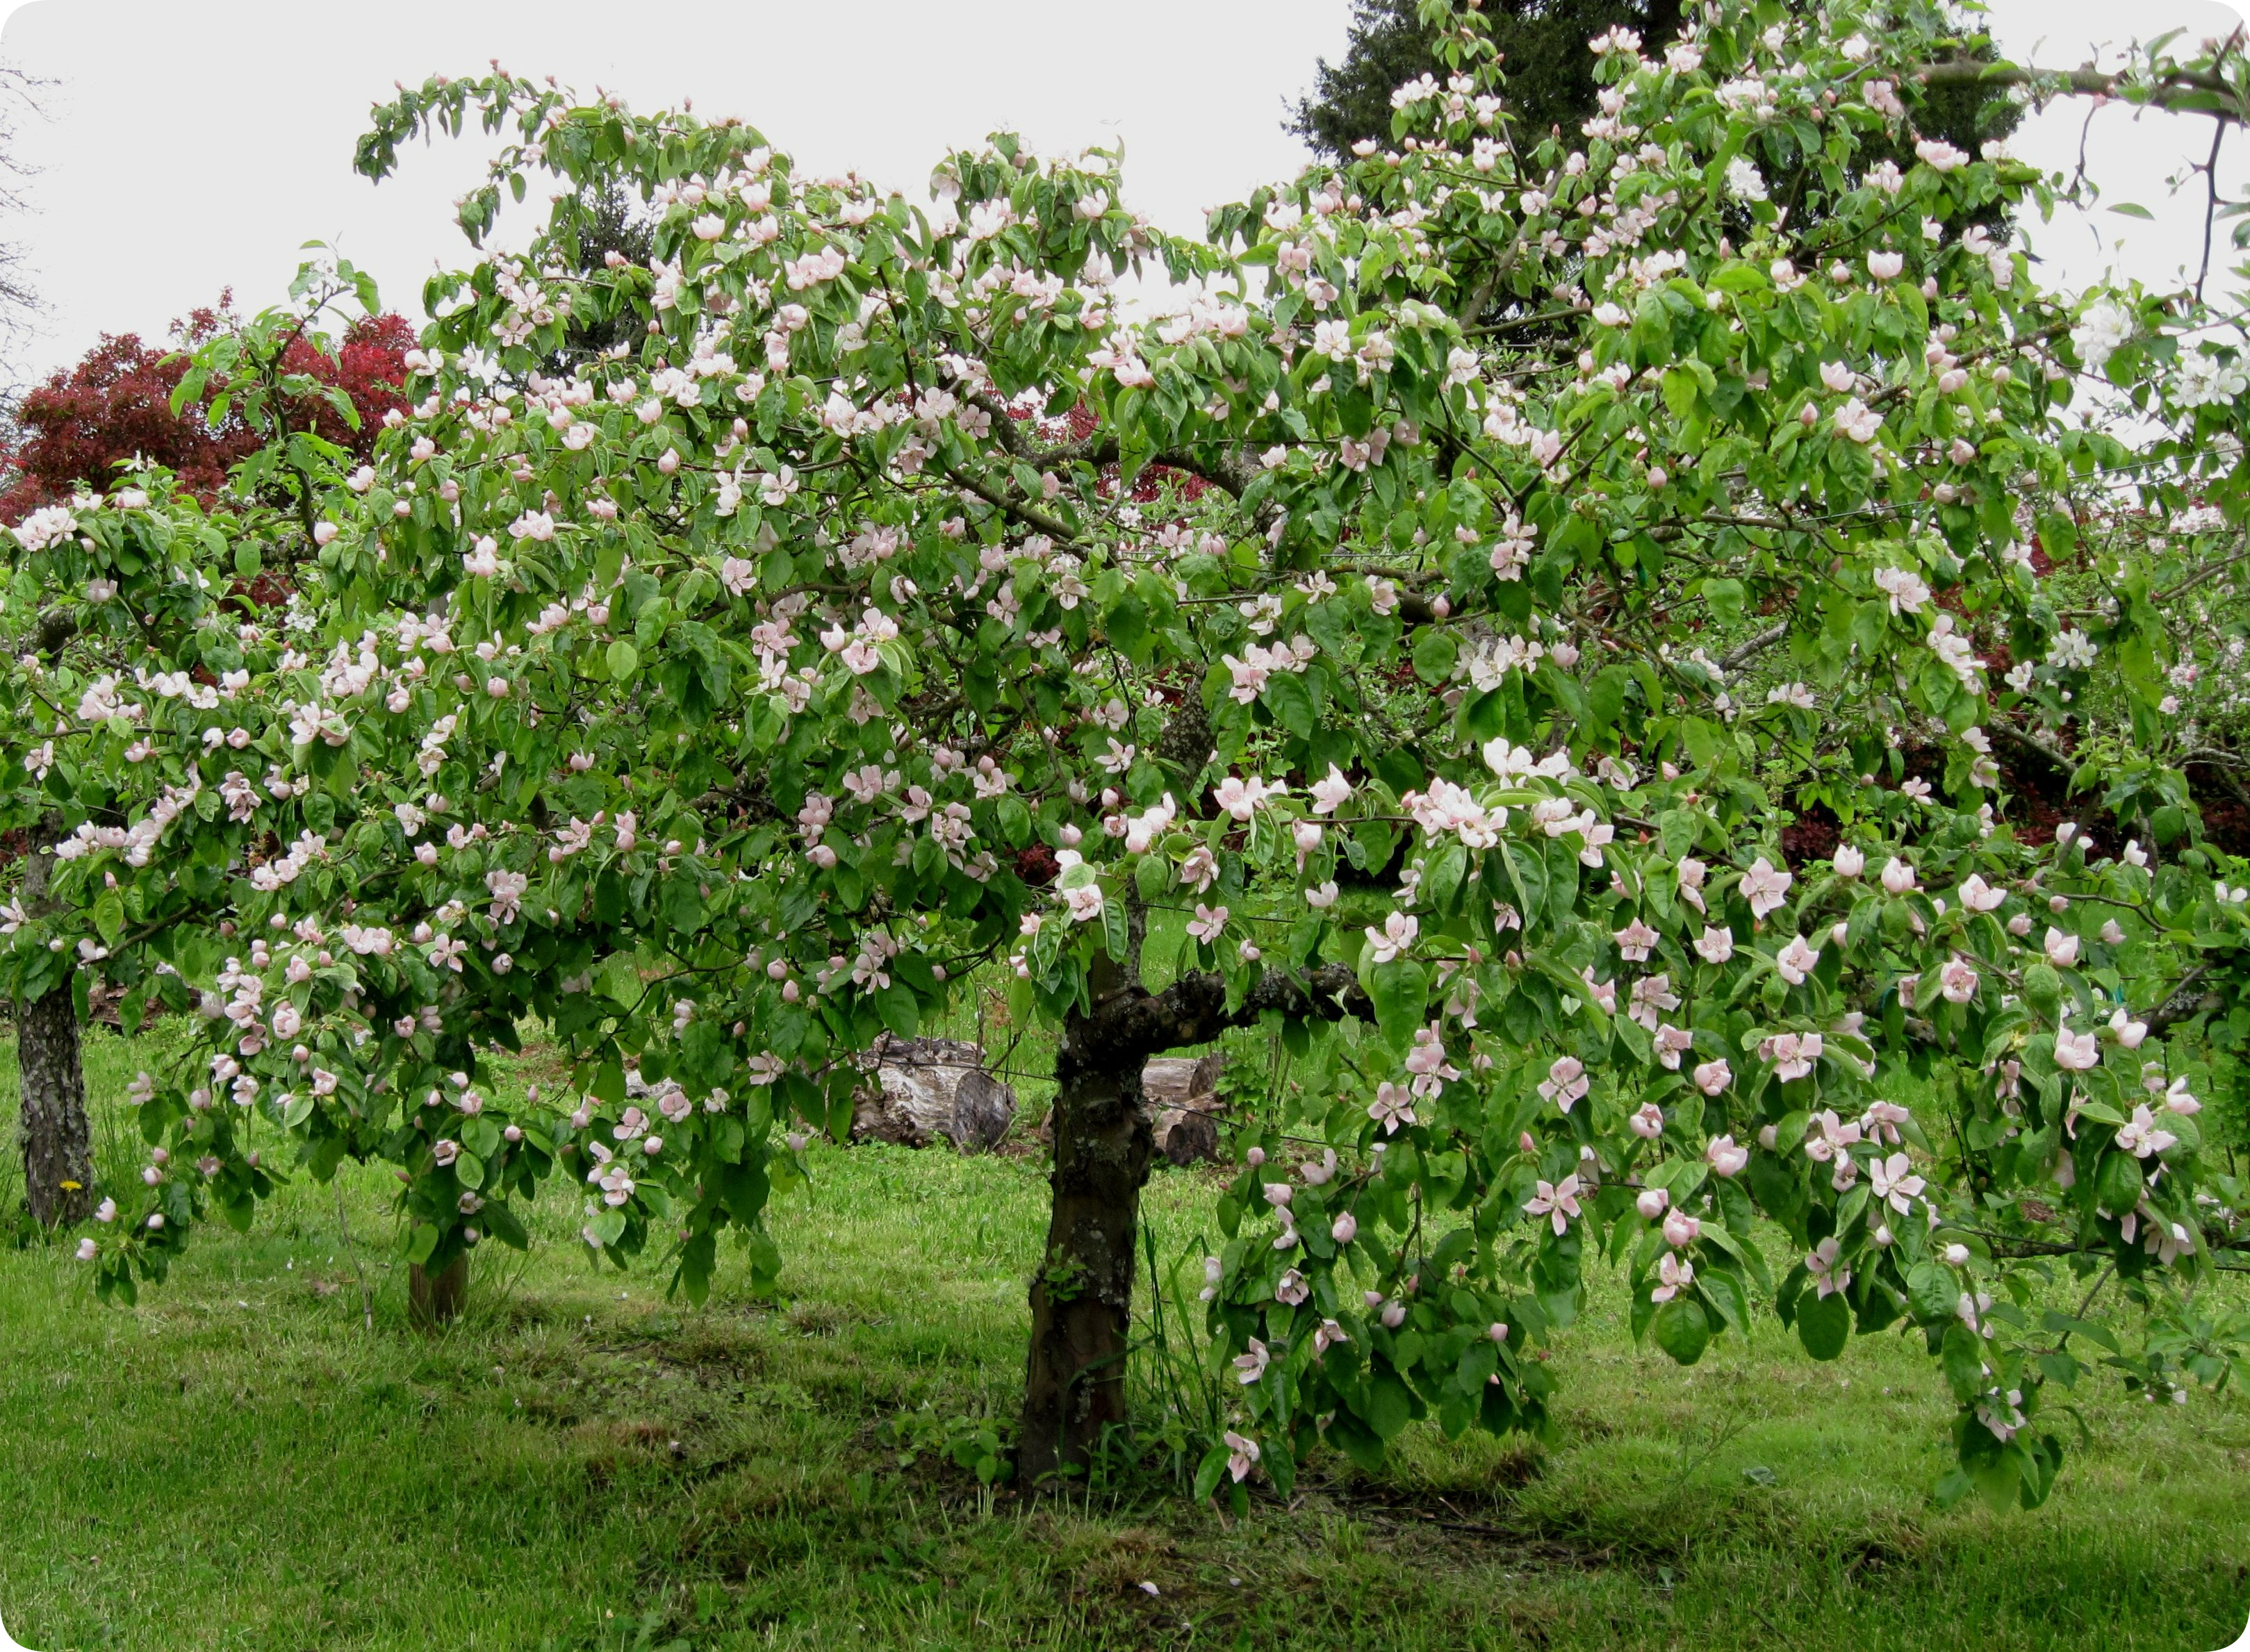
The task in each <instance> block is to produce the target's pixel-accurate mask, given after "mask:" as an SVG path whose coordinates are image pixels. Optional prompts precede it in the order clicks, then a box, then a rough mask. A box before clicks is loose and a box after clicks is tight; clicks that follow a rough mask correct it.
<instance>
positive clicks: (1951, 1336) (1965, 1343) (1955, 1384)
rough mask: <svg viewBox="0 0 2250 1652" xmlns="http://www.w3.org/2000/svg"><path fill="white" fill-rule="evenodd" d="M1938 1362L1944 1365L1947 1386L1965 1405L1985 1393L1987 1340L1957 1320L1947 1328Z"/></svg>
mask: <svg viewBox="0 0 2250 1652" xmlns="http://www.w3.org/2000/svg"><path fill="white" fill-rule="evenodd" d="M1938 1363H1939V1364H1940V1365H1941V1366H1943V1368H1944V1371H1945V1382H1946V1386H1947V1387H1950V1388H1951V1389H1952V1390H1953V1397H1954V1398H1955V1399H1957V1400H1958V1401H1961V1402H1962V1403H1963V1404H1964V1405H1966V1404H1967V1403H1968V1402H1969V1401H1971V1400H1974V1399H1975V1398H1976V1397H1977V1395H1978V1394H1982V1393H1984V1388H1985V1382H1984V1339H1982V1338H1980V1337H1978V1336H1977V1333H1976V1332H1973V1331H1971V1330H1970V1328H1969V1327H1968V1326H1967V1325H1964V1324H1962V1323H1961V1321H1959V1320H1958V1319H1956V1320H1955V1321H1954V1322H1953V1323H1952V1324H1951V1325H1948V1326H1946V1327H1945V1340H1944V1343H1943V1345H1942V1346H1941V1347H1940V1349H1939V1353H1938Z"/></svg>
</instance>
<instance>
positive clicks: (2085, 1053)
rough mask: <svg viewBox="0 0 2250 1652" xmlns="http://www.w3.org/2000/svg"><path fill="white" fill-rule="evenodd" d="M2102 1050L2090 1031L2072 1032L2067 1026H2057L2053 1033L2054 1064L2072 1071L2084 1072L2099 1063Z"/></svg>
mask: <svg viewBox="0 0 2250 1652" xmlns="http://www.w3.org/2000/svg"><path fill="white" fill-rule="evenodd" d="M2101 1061H2102V1051H2101V1050H2100V1049H2099V1048H2098V1047H2097V1046H2096V1045H2095V1042H2094V1035H2093V1034H2092V1033H2090V1032H2082V1033H2074V1032H2073V1031H2071V1030H2070V1029H2069V1028H2067V1027H2058V1028H2056V1029H2055V1033H2054V1064H2055V1065H2056V1066H2058V1067H2062V1068H2067V1069H2068V1070H2070V1071H2073V1072H2084V1071H2085V1070H2087V1069H2088V1068H2089V1067H2095V1066H2098V1065H2100V1064H2101Z"/></svg>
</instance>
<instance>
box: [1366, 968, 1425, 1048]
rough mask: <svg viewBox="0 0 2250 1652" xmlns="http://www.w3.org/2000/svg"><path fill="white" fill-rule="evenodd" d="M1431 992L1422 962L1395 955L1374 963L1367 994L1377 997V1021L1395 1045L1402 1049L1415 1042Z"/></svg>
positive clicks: (1389, 1041) (1386, 1039) (1387, 1037)
mask: <svg viewBox="0 0 2250 1652" xmlns="http://www.w3.org/2000/svg"><path fill="white" fill-rule="evenodd" d="M1429 995H1430V981H1429V976H1428V974H1427V973H1426V972H1425V970H1424V969H1423V967H1422V966H1421V965H1419V964H1418V963H1414V962H1411V960H1407V959H1404V958H1395V959H1393V960H1391V962H1389V963H1387V964H1377V966H1376V967H1375V971H1374V979H1373V980H1372V981H1370V983H1369V986H1368V996H1369V997H1370V998H1372V999H1373V1000H1374V1001H1375V1019H1376V1023H1377V1025H1378V1026H1379V1027H1381V1028H1382V1029H1383V1036H1384V1041H1385V1042H1386V1043H1389V1044H1390V1045H1391V1048H1392V1049H1394V1050H1405V1048H1406V1047H1407V1046H1408V1045H1409V1044H1411V1043H1413V1042H1414V1033H1415V1029H1418V1027H1420V1026H1421V1025H1422V1021H1423V1012H1424V1010H1425V1008H1427V1007H1428V1002H1429Z"/></svg>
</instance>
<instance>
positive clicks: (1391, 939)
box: [1364, 912, 1422, 964]
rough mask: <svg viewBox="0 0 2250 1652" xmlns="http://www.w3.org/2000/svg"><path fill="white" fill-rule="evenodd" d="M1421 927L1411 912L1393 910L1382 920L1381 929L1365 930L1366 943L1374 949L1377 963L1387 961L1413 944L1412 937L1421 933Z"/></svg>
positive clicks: (1385, 962)
mask: <svg viewBox="0 0 2250 1652" xmlns="http://www.w3.org/2000/svg"><path fill="white" fill-rule="evenodd" d="M1421 928H1422V926H1421V924H1420V922H1419V920H1418V919H1415V918H1414V917H1413V916H1412V914H1411V913H1408V912H1393V913H1391V916H1390V917H1388V918H1386V919H1384V920H1383V927H1382V928H1381V929H1373V928H1370V929H1368V930H1366V931H1365V932H1364V933H1365V934H1366V936H1367V944H1368V945H1369V946H1370V947H1372V948H1373V949H1374V951H1373V957H1374V960H1375V961H1376V962H1377V963H1378V964H1387V963H1389V962H1390V961H1391V960H1392V959H1394V958H1396V957H1398V954H1399V953H1403V952H1405V950H1406V949H1407V948H1408V947H1410V946H1412V945H1413V944H1414V938H1415V937H1416V936H1417V935H1418V934H1419V933H1421Z"/></svg>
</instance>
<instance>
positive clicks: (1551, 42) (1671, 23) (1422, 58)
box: [1288, 0, 1681, 161]
mask: <svg viewBox="0 0 2250 1652" xmlns="http://www.w3.org/2000/svg"><path fill="white" fill-rule="evenodd" d="M1426 10H1429V8H1428V7H1426V6H1425V5H1424V4H1423V3H1422V0H1353V3H1352V17H1351V24H1350V29H1349V33H1348V34H1347V36H1346V37H1345V43H1344V54H1343V59H1342V61H1341V62H1338V63H1330V62H1329V60H1328V59H1326V58H1322V59H1320V61H1319V63H1318V64H1317V65H1315V69H1314V79H1313V85H1314V90H1313V92H1312V93H1311V95H1309V96H1308V97H1305V98H1302V99H1300V100H1298V103H1297V107H1296V112H1295V114H1294V116H1293V117H1292V119H1291V120H1290V122H1289V127H1288V129H1289V130H1290V131H1292V132H1294V133H1295V134H1297V135H1298V136H1299V137H1301V138H1302V139H1304V140H1305V141H1306V142H1308V143H1309V144H1311V145H1312V146H1313V147H1314V148H1315V149H1317V150H1319V151H1320V152H1321V153H1322V154H1324V155H1328V156H1329V158H1330V159H1332V160H1338V161H1342V160H1348V159H1349V157H1350V155H1351V147H1352V145H1353V144H1355V143H1358V142H1361V141H1365V140H1372V141H1375V142H1377V143H1388V142H1390V141H1391V114H1392V113H1393V110H1392V107H1391V93H1393V92H1395V91H1397V90H1398V88H1399V87H1400V86H1404V85H1405V84H1406V83H1407V82H1408V81H1410V80H1412V79H1416V78H1417V77H1418V76H1420V75H1425V74H1433V73H1434V74H1439V75H1443V74H1444V73H1445V65H1444V64H1443V62H1442V61H1441V59H1440V58H1439V49H1438V46H1439V35H1440V33H1441V32H1442V31H1441V28H1440V27H1439V25H1438V24H1433V23H1431V22H1425V20H1424V16H1423V14H1424V13H1425V11H1426ZM1482 10H1483V12H1484V13H1485V15H1486V16H1487V17H1488V18H1489V19H1490V21H1491V38H1492V43H1493V45H1494V48H1495V49H1496V50H1497V51H1498V52H1500V53H1501V61H1502V63H1503V64H1504V65H1505V67H1506V70H1507V73H1508V113H1509V114H1511V115H1513V116H1514V117H1515V121H1516V128H1517V132H1518V134H1519V138H1520V140H1521V141H1525V142H1529V143H1536V142H1537V141H1538V140H1539V139H1540V138H1542V137H1544V136H1545V135H1546V134H1547V133H1548V131H1549V129H1550V128H1552V127H1561V128H1562V129H1563V133H1564V134H1566V135H1567V134H1572V133H1575V132H1577V129H1578V126H1579V123H1580V122H1582V121H1584V120H1586V119H1587V118H1588V117H1589V116H1591V114H1593V113H1594V93H1595V90H1596V86H1595V81H1594V59H1593V57H1592V55H1591V53H1589V52H1587V50H1586V42H1587V41H1589V40H1591V39H1592V38H1594V37H1595V36H1596V35H1598V34H1602V33H1605V32H1606V31H1609V30H1611V29H1612V28H1616V27H1619V26H1622V27H1625V28H1627V29H1632V30H1635V31H1638V32H1639V34H1640V36H1641V38H1642V39H1643V41H1644V42H1645V43H1646V45H1648V46H1649V47H1650V48H1651V49H1652V50H1660V49H1661V48H1662V47H1663V46H1664V45H1665V44H1666V43H1667V42H1668V41H1670V40H1671V39H1672V38H1673V37H1674V36H1675V35H1676V34H1678V33H1679V31H1680V17H1681V3H1680V0H1487V3H1486V4H1485V5H1484V6H1483V7H1482Z"/></svg>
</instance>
